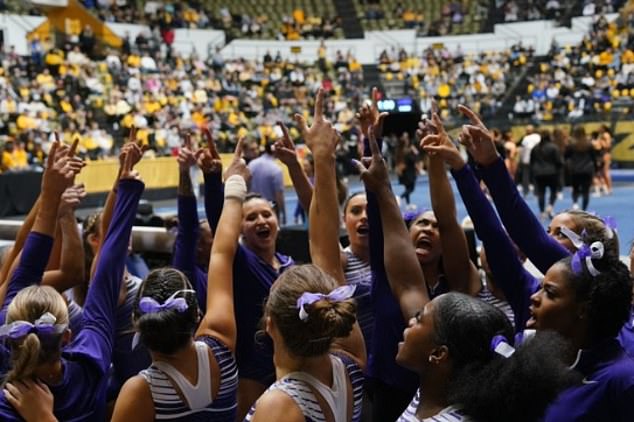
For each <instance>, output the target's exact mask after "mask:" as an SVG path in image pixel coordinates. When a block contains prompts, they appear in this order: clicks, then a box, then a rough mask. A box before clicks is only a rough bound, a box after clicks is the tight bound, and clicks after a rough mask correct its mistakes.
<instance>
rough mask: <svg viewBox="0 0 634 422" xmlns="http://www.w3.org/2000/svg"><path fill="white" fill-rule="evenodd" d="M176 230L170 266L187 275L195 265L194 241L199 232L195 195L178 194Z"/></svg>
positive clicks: (196, 239)
mask: <svg viewBox="0 0 634 422" xmlns="http://www.w3.org/2000/svg"><path fill="white" fill-rule="evenodd" d="M176 203H177V208H178V232H177V234H176V241H175V242H174V256H173V257H172V266H173V267H174V268H176V269H177V270H179V271H182V272H184V273H185V274H187V275H188V276H190V275H191V274H192V273H193V270H194V267H195V266H196V242H197V241H198V236H199V232H200V225H199V223H198V210H197V204H196V197H195V196H185V195H178V199H177V200H176Z"/></svg>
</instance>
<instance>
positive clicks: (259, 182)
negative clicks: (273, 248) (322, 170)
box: [249, 142, 286, 224]
mask: <svg viewBox="0 0 634 422" xmlns="http://www.w3.org/2000/svg"><path fill="white" fill-rule="evenodd" d="M249 170H251V175H252V178H251V185H250V189H249V190H250V191H251V192H254V193H257V194H259V195H261V196H262V197H263V198H264V199H266V200H267V201H269V202H271V203H273V204H275V211H276V213H277V217H278V219H279V220H280V221H281V222H282V224H286V207H285V205H284V177H283V174H282V169H281V168H280V166H278V165H277V163H276V162H275V158H274V157H273V143H271V142H267V143H266V144H265V146H264V153H263V154H262V155H261V156H259V157H258V158H256V159H254V160H252V161H251V162H250V163H249Z"/></svg>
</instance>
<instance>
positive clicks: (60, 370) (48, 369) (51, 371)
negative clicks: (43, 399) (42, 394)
mask: <svg viewBox="0 0 634 422" xmlns="http://www.w3.org/2000/svg"><path fill="white" fill-rule="evenodd" d="M35 376H36V377H37V378H39V379H41V380H42V381H44V382H45V383H46V384H49V385H56V384H59V383H60V382H62V380H63V379H64V367H63V366H62V360H61V359H57V360H55V361H54V362H49V363H44V364H42V365H40V366H39V367H38V368H37V369H36V370H35Z"/></svg>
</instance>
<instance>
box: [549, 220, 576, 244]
mask: <svg viewBox="0 0 634 422" xmlns="http://www.w3.org/2000/svg"><path fill="white" fill-rule="evenodd" d="M562 226H563V227H566V228H569V229H570V230H572V231H573V232H575V233H578V230H579V228H578V227H577V225H576V224H575V222H574V220H573V218H572V217H571V216H570V214H568V213H565V212H562V213H560V214H557V215H556V216H555V217H554V218H553V219H552V221H551V222H550V225H549V226H548V234H549V235H550V237H552V238H553V239H555V240H556V241H557V242H559V243H560V244H561V246H563V247H564V248H566V249H568V250H569V251H570V252H571V253H574V252H576V251H577V248H575V246H574V245H573V244H572V242H571V241H570V239H568V238H567V237H566V236H565V235H564V234H563V233H562V232H561V227H562Z"/></svg>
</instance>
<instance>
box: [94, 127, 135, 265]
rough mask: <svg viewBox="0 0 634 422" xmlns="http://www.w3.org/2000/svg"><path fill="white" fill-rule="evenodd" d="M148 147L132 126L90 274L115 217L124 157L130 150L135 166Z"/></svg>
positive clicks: (104, 217)
mask: <svg viewBox="0 0 634 422" xmlns="http://www.w3.org/2000/svg"><path fill="white" fill-rule="evenodd" d="M146 149H147V146H145V145H143V146H139V145H137V143H136V128H135V127H134V126H132V127H131V128H130V136H129V139H128V142H127V143H125V144H124V145H123V147H121V153H120V154H119V172H118V173H117V177H116V178H115V180H114V185H113V187H112V189H111V190H110V192H108V197H107V198H106V203H105V205H104V207H103V211H102V213H101V231H100V233H102V237H101V239H100V242H99V246H98V248H97V253H96V254H95V258H94V259H93V260H92V268H91V271H90V274H91V275H92V276H94V275H95V269H96V267H97V262H98V260H99V256H100V255H101V249H102V247H103V244H104V241H105V239H104V234H105V233H108V228H109V227H110V223H111V222H112V218H113V215H114V214H113V211H114V204H115V201H116V199H117V193H118V186H119V181H120V180H121V177H122V172H123V166H124V157H126V156H127V153H128V152H131V153H132V157H134V161H133V163H132V165H133V166H134V165H135V164H136V163H137V162H138V160H140V159H141V157H142V156H143V153H144V152H145V150H146Z"/></svg>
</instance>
